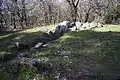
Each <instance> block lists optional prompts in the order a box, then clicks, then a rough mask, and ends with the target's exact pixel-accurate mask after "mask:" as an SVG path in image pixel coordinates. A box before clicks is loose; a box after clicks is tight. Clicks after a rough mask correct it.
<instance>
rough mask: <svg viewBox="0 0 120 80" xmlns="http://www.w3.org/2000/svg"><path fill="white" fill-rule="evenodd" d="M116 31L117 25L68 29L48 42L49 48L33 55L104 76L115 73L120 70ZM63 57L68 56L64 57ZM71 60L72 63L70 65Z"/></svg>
mask: <svg viewBox="0 0 120 80" xmlns="http://www.w3.org/2000/svg"><path fill="white" fill-rule="evenodd" d="M104 29H105V30H104ZM102 30H103V31H102ZM109 31H112V32H109ZM119 32H120V27H119V26H117V27H112V26H107V27H103V28H97V29H95V30H92V31H91V30H87V31H79V32H69V33H66V34H65V35H64V36H62V37H60V38H59V39H58V40H56V41H53V42H51V43H48V47H47V48H44V49H43V50H41V51H40V52H37V54H36V55H37V56H39V57H38V59H39V58H46V57H47V58H48V59H49V62H51V63H53V64H57V63H62V64H64V65H67V66H71V67H73V68H72V69H73V70H75V69H78V70H79V69H81V68H83V69H87V70H88V71H93V72H94V71H95V72H102V73H103V74H106V75H107V74H117V73H119V70H120V54H119V53H120V33H119ZM64 56H69V58H68V59H65V58H64ZM70 62H72V63H73V64H72V65H70V64H69V63H70ZM68 68H69V67H68Z"/></svg>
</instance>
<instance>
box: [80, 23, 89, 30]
mask: <svg viewBox="0 0 120 80" xmlns="http://www.w3.org/2000/svg"><path fill="white" fill-rule="evenodd" d="M89 28H90V23H88V22H86V23H84V24H83V25H82V28H81V29H82V30H87V29H89Z"/></svg>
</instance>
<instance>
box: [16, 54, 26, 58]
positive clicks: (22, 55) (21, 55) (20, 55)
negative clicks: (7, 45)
mask: <svg viewBox="0 0 120 80" xmlns="http://www.w3.org/2000/svg"><path fill="white" fill-rule="evenodd" d="M17 57H19V58H21V57H27V54H26V53H19V54H18V55H17Z"/></svg>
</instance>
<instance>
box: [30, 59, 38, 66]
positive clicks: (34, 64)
mask: <svg viewBox="0 0 120 80" xmlns="http://www.w3.org/2000/svg"><path fill="white" fill-rule="evenodd" d="M31 64H32V65H33V66H37V65H39V64H40V63H39V62H38V61H36V60H34V61H32V62H31Z"/></svg>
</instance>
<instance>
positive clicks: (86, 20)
mask: <svg viewBox="0 0 120 80" xmlns="http://www.w3.org/2000/svg"><path fill="white" fill-rule="evenodd" d="M88 19H89V13H86V15H85V21H84V22H88Z"/></svg>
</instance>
